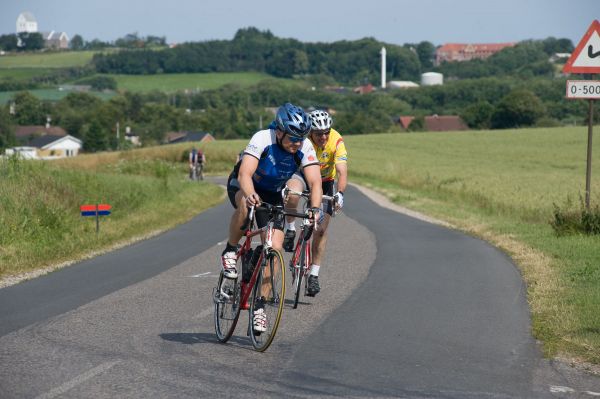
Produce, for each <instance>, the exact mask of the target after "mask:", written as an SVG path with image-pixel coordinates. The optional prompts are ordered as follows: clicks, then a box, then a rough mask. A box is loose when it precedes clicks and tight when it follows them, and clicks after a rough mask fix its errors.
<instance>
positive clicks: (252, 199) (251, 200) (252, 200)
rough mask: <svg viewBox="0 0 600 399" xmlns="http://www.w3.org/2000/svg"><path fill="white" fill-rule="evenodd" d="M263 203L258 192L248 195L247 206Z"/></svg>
mask: <svg viewBox="0 0 600 399" xmlns="http://www.w3.org/2000/svg"><path fill="white" fill-rule="evenodd" d="M260 203H261V200H260V197H259V196H258V194H256V193H252V194H250V195H249V196H247V197H246V205H247V206H249V207H250V206H259V205H260Z"/></svg>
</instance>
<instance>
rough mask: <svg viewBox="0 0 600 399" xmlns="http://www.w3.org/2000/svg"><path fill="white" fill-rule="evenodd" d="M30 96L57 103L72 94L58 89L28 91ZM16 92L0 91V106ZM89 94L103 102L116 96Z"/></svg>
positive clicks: (99, 93)
mask: <svg viewBox="0 0 600 399" xmlns="http://www.w3.org/2000/svg"><path fill="white" fill-rule="evenodd" d="M28 91H29V92H30V93H31V94H33V95H34V96H36V97H37V98H39V99H40V100H48V101H58V100H60V99H62V98H64V97H65V96H67V95H68V94H69V93H72V91H66V90H63V91H61V90H58V89H39V90H28ZM16 93H17V92H14V91H0V104H6V103H7V102H8V101H10V100H11V99H12V98H13V96H14V95H15V94H16ZM89 93H90V94H92V95H94V96H97V97H99V98H101V99H103V100H108V99H110V98H112V97H114V96H115V95H116V94H115V93H101V92H97V91H90V92H89Z"/></svg>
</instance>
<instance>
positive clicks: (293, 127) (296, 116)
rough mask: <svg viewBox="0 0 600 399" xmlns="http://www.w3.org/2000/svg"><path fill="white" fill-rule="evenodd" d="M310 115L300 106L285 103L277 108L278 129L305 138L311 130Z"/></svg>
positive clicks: (276, 120)
mask: <svg viewBox="0 0 600 399" xmlns="http://www.w3.org/2000/svg"><path fill="white" fill-rule="evenodd" d="M310 124H311V120H310V116H308V114H307V113H306V112H304V110H303V109H302V108H300V107H297V106H295V105H294V104H290V103H285V104H283V105H282V106H281V107H279V109H278V110H277V116H276V117H275V125H276V126H277V129H279V130H281V131H282V132H284V133H287V134H289V135H290V136H294V137H301V138H304V137H306V136H307V135H308V132H310Z"/></svg>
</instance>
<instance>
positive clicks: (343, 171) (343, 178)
mask: <svg viewBox="0 0 600 399" xmlns="http://www.w3.org/2000/svg"><path fill="white" fill-rule="evenodd" d="M335 169H336V174H337V176H338V182H337V189H338V191H341V192H343V193H345V192H346V185H347V184H348V164H347V163H345V162H341V163H336V164H335Z"/></svg>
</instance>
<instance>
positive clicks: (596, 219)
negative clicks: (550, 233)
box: [550, 198, 600, 235]
mask: <svg viewBox="0 0 600 399" xmlns="http://www.w3.org/2000/svg"><path fill="white" fill-rule="evenodd" d="M571 208H572V203H571V201H570V200H567V203H566V205H565V207H564V208H560V207H559V206H558V205H556V204H554V220H553V221H552V222H550V225H551V226H552V228H553V229H554V231H555V232H556V234H558V235H569V234H578V233H580V234H587V235H594V234H600V206H598V205H596V206H594V207H590V208H589V209H588V208H586V207H585V205H584V203H583V199H581V198H580V206H579V209H577V210H573V209H571Z"/></svg>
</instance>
